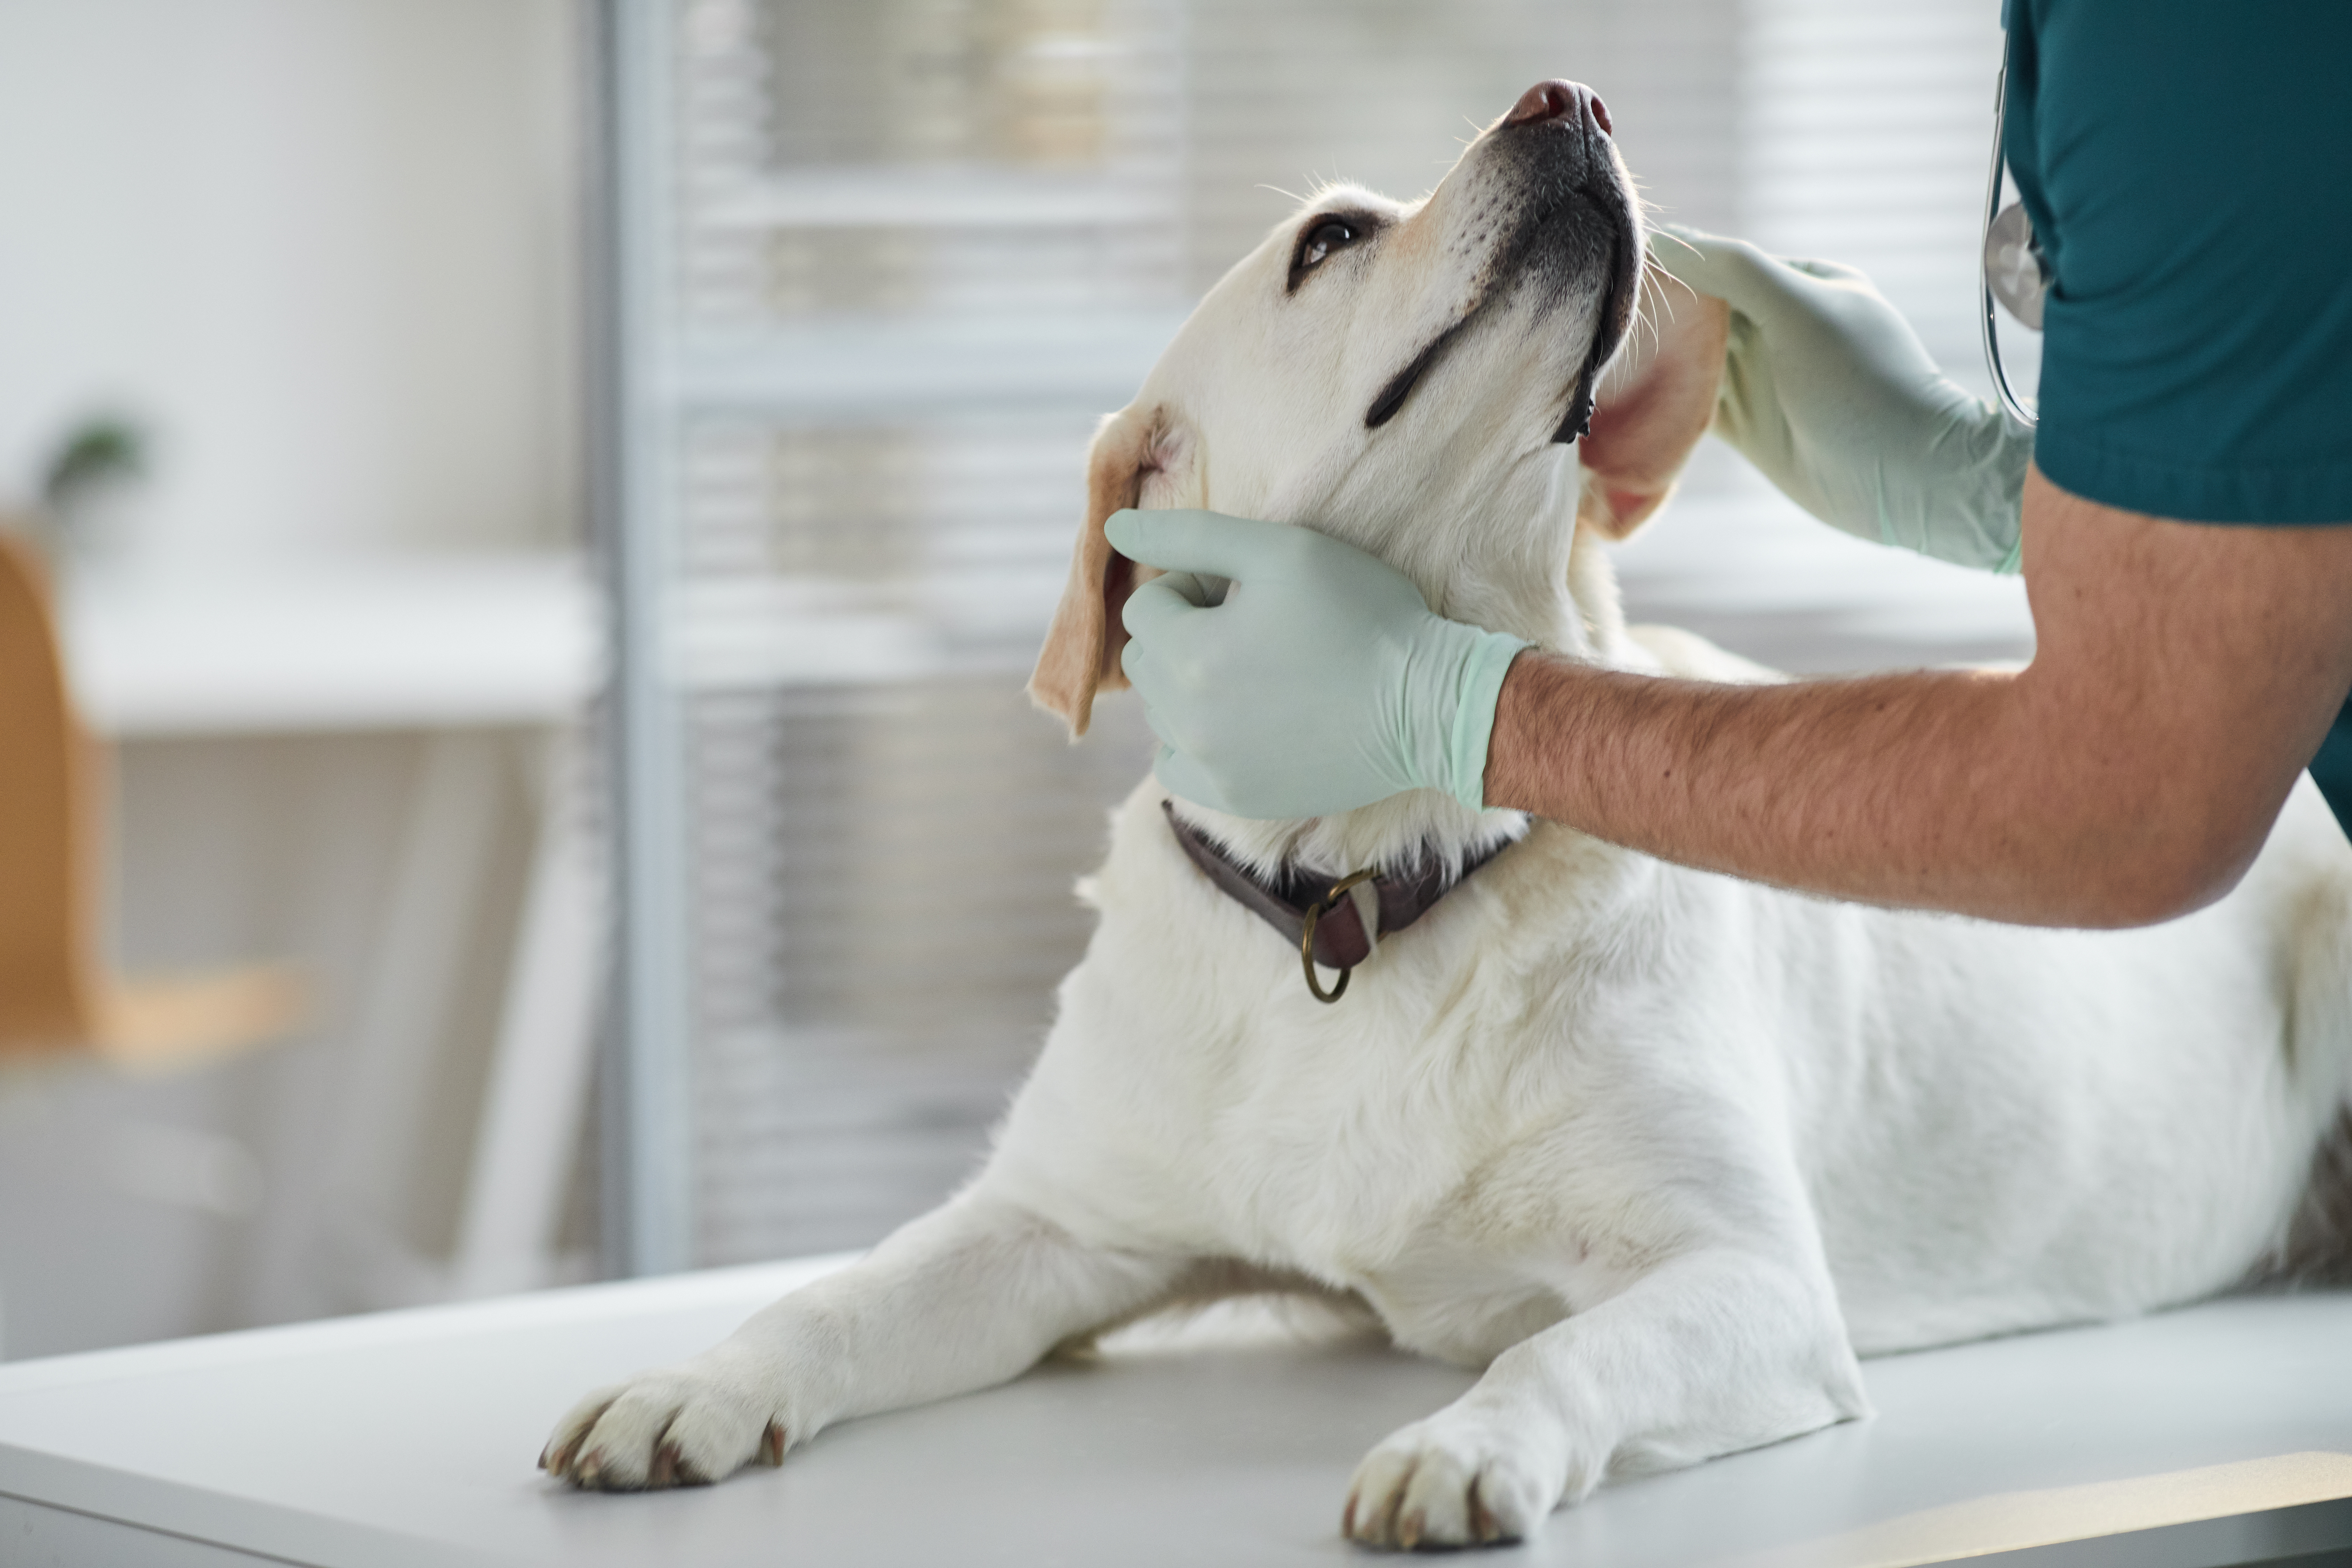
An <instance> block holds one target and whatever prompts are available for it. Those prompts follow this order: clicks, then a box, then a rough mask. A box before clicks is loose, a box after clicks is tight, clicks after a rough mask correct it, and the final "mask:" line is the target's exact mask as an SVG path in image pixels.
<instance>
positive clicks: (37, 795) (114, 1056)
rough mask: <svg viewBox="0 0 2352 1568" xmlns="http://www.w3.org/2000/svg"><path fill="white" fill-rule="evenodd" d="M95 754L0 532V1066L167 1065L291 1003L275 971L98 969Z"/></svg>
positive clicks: (269, 1021)
mask: <svg viewBox="0 0 2352 1568" xmlns="http://www.w3.org/2000/svg"><path fill="white" fill-rule="evenodd" d="M105 763H106V757H105V754H104V752H101V750H100V748H99V747H98V746H97V745H96V744H95V743H94V742H92V741H91V739H90V737H89V733H88V732H87V731H84V730H83V728H82V726H81V723H80V721H79V718H78V717H77V716H76V714H75V712H74V708H73V700H72V697H71V695H70V694H69V693H68V689H67V687H66V681H65V668H64V661H63V658H62V657H61V656H60V653H59V650H58V637H57V623H56V619H55V616H53V615H52V613H51V609H50V603H49V594H48V578H47V572H46V571H45V570H44V568H43V566H42V564H41V562H40V560H39V558H38V557H37V555H36V554H35V553H34V552H33V551H32V549H31V548H30V547H29V545H27V543H26V542H25V540H24V538H23V536H22V535H20V534H15V533H11V532H9V531H5V530H0V1063H5V1062H9V1061H16V1062H23V1061H27V1060H31V1059H37V1058H58V1057H62V1056H64V1055H65V1054H66V1053H69V1052H75V1051H80V1052H89V1053H95V1054H96V1055H97V1056H98V1057H100V1058H104V1059H106V1060H108V1061H110V1062H114V1063H117V1064H119V1065H121V1066H125V1067H130V1068H147V1069H168V1068H176V1067H181V1066H190V1065H194V1064H195V1063H197V1062H200V1061H204V1060H208V1059H211V1058H215V1057H220V1056H224V1055H227V1054H229V1053H232V1052H235V1051H238V1050H242V1049H244V1048H246V1047H251V1046H257V1045H260V1044H263V1043H265V1042H267V1041H269V1040H272V1039H276V1038H278V1037H282V1036H284V1035H285V1034H287V1033H288V1032H289V1030H291V1029H292V1028H293V1026H295V1025H296V1024H297V1023H298V1022H299V1021H300V1019H301V1016H302V1014H303V1011H304V1003H303V994H302V986H301V984H300V982H299V979H298V977H297V976H296V975H295V974H294V973H292V972H291V971H289V970H288V969H286V968H283V967H279V966H259V967H252V968H243V969H234V970H226V971H218V972H212V973H201V974H188V975H173V976H158V977H155V978H152V979H148V980H142V981H138V982H124V981H122V980H120V979H118V978H116V977H115V976H114V975H112V974H111V973H109V971H108V966H107V964H106V963H105V960H104V957H103V955H102V953H101V951H100V949H101V943H100V936H99V923H100V910H101V899H100V889H101V888H102V886H103V877H102V866H103V860H102V853H103V846H102V844H101V842H100V835H101V833H102V832H103V829H104V816H105V814H104V811H103V803H104V799H105Z"/></svg>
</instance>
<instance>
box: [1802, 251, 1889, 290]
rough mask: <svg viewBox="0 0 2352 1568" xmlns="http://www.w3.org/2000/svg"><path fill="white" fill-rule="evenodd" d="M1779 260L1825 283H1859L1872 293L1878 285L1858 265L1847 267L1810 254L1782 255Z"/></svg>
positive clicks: (1839, 262)
mask: <svg viewBox="0 0 2352 1568" xmlns="http://www.w3.org/2000/svg"><path fill="white" fill-rule="evenodd" d="M1779 260H1780V265H1781V266H1783V267H1788V268H1795V269H1796V270H1797V271H1799V272H1801V273H1803V274H1804V275H1805V276H1806V277H1808V278H1818V279H1822V281H1823V282H1825V283H1859V284H1861V285H1862V286H1863V287H1864V288H1865V289H1870V290H1872V291H1873V292H1876V290H1877V287H1878V286H1877V285H1876V284H1874V283H1873V282H1872V281H1871V280H1870V274H1869V273H1867V272H1864V270H1863V269H1862V268H1859V267H1848V266H1847V265H1845V263H1843V262H1842V261H1822V260H1820V259H1818V258H1813V257H1810V256H1783V257H1780V258H1779Z"/></svg>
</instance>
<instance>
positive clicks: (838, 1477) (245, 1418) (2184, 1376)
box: [0, 1260, 2352, 1568]
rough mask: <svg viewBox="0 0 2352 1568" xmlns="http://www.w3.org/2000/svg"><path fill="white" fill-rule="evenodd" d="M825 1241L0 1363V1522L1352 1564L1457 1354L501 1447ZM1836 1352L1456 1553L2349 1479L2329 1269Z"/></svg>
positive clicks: (1055, 1388) (1979, 1524)
mask: <svg viewBox="0 0 2352 1568" xmlns="http://www.w3.org/2000/svg"><path fill="white" fill-rule="evenodd" d="M830 1266H831V1263H830V1262H829V1261H828V1260H814V1261H811V1262H806V1263H797V1264H782V1265H771V1266H765V1267H761V1268H746V1269H734V1270H727V1271H721V1272H713V1273H708V1274H699V1275H688V1276H682V1277H679V1278H677V1279H667V1280H656V1281H648V1282H641V1283H633V1284H625V1285H617V1286H601V1287H591V1288H587V1289H577V1290H564V1291H551V1292H548V1293H545V1294H542V1295H537V1296H530V1297H518V1298H510V1299H509V1300H500V1301H493V1302H487V1303H478V1304H474V1305H467V1306H460V1307H446V1308H434V1309H427V1310H419V1311H408V1312H394V1313H384V1314H380V1315H376V1316H372V1317H366V1318H358V1319H347V1320H341V1321H331V1322H326V1323H319V1324H310V1325H305V1326H301V1327H297V1328H290V1329H281V1330H271V1331H259V1332H255V1333H246V1334H235V1335H224V1336H221V1337H218V1338H214V1339H205V1340H192V1341H184V1342H178V1343H172V1344H162V1345H153V1346H146V1347H141V1348H136V1349H131V1350H123V1351H111V1352H100V1353H97V1354H92V1355H86V1356H75V1357H61V1358H58V1359H55V1360H52V1361H47V1362H29V1363H16V1364H14V1365H10V1366H5V1367H0V1541H16V1542H21V1543H30V1544H31V1545H34V1546H47V1547H48V1548H49V1549H50V1550H51V1551H52V1552H54V1553H55V1555H54V1557H52V1558H37V1559H35V1560H37V1561H52V1560H54V1561H61V1562H79V1561H91V1560H103V1561H110V1562H122V1563H131V1562H137V1563H178V1562H212V1563H226V1562H236V1561H243V1560H244V1559H243V1558H241V1557H239V1556H236V1555H234V1554H233V1553H234V1552H249V1553H256V1554H262V1555H267V1556H269V1557H274V1558H277V1559H280V1560H284V1561H290V1562H296V1563H325V1564H335V1565H338V1568H343V1565H350V1568H369V1565H377V1564H383V1565H390V1564H403V1565H406V1564H412V1563H424V1562H430V1563H566V1564H571V1565H573V1568H597V1565H600V1564H612V1565H615V1568H617V1565H620V1564H629V1565H631V1568H639V1565H644V1564H654V1563H659V1564H664V1565H671V1564H677V1565H699V1564H734V1563H742V1564H752V1563H758V1564H761V1565H762V1568H769V1565H772V1564H777V1563H793V1564H804V1563H858V1564H871V1565H877V1568H880V1565H887V1564H916V1563H925V1564H929V1563H947V1562H953V1563H971V1564H989V1563H1004V1564H1013V1563H1019V1564H1024V1565H1034V1564H1045V1563H1069V1564H1073V1565H1089V1568H1090V1565H1093V1564H1111V1563H1118V1564H1121V1565H1130V1564H1131V1565H1148V1564H1156V1563H1171V1564H1172V1563H1215V1564H1220V1565H1230V1568H1248V1565H1252V1564H1277V1563H1284V1564H1287V1563H1326V1564H1335V1563H1363V1562H1367V1561H1370V1559H1368V1558H1366V1557H1364V1556H1362V1555H1361V1554H1360V1553H1357V1552H1353V1551H1351V1549H1349V1548H1348V1547H1347V1546H1345V1545H1344V1544H1343V1543H1342V1542H1340V1541H1339V1536H1338V1532H1337V1523H1338V1518H1339V1505H1340V1502H1341V1500H1342V1498H1343V1495H1344V1491H1345V1488H1346V1484H1347V1480H1348V1477H1349V1472H1350V1471H1351V1470H1352V1469H1353V1468H1354V1466H1355V1463H1356V1461H1357V1459H1358V1458H1360V1457H1361V1455H1362V1453H1363V1452H1364V1450H1365V1449H1366V1448H1368V1447H1370V1445H1371V1444H1372V1443H1374V1442H1375V1441H1377V1440H1378V1439H1379V1438H1380V1437H1381V1436H1384V1435H1386V1434H1387V1433H1388V1432H1389V1431H1390V1430H1391V1428H1393V1427H1394V1426H1398V1425H1400V1424H1402V1422H1404V1421H1407V1420H1410V1419H1412V1418H1413V1417H1415V1416H1417V1415H1423V1414H1425V1413H1427V1412H1428V1411H1429V1410H1431V1409H1433V1408H1434V1407H1436V1406H1437V1405H1440V1404H1443V1403H1444V1401H1446V1400H1447V1399H1450V1398H1451V1397H1453V1395H1454V1394H1455V1393H1457V1392H1458V1391H1460V1390H1461V1389H1462V1388H1464V1387H1465V1386H1466V1385H1467V1384H1468V1382H1469V1378H1468V1377H1467V1375H1466V1374H1465V1373H1459V1372H1455V1371H1450V1370H1447V1369H1445V1368H1443V1367H1439V1366H1435V1365H1433V1364H1431V1363H1425V1362H1421V1361H1417V1360H1413V1359H1411V1358H1409V1357H1405V1356H1402V1355H1398V1354H1395V1353H1393V1352H1389V1351H1386V1350H1383V1349H1380V1348H1376V1347H1370V1346H1366V1345H1363V1344H1352V1345H1330V1344H1325V1345H1319V1346H1318V1345H1311V1344H1302V1343H1297V1342H1278V1341H1274V1340H1269V1339H1267V1338H1265V1337H1264V1336H1263V1335H1261V1336H1260V1337H1259V1338H1257V1339H1256V1340H1255V1341H1251V1340H1247V1339H1244V1338H1243V1337H1241V1336H1238V1335H1234V1334H1227V1335H1225V1336H1224V1337H1223V1338H1218V1336H1216V1335H1214V1334H1213V1333H1207V1332H1202V1333H1196V1335H1195V1336H1194V1337H1195V1338H1196V1339H1202V1338H1206V1339H1213V1340H1215V1341H1216V1342H1214V1343H1213V1344H1210V1345H1207V1346H1205V1347H1204V1346H1202V1345H1200V1344H1197V1343H1196V1344H1194V1345H1192V1346H1190V1347H1184V1346H1178V1347H1173V1348H1171V1347H1166V1346H1162V1347H1158V1348H1144V1347H1127V1348H1119V1349H1116V1350H1115V1351H1114V1352H1112V1353H1109V1354H1108V1355H1106V1356H1105V1357H1104V1358H1103V1359H1102V1360H1101V1361H1099V1362H1097V1363H1093V1364H1076V1365H1072V1364H1057V1365H1053V1366H1049V1367H1046V1368H1045V1369H1043V1370H1041V1371H1039V1372H1037V1373H1033V1374H1031V1375H1030V1376H1028V1377H1026V1378H1024V1379H1022V1380H1021V1381H1019V1382H1017V1383H1015V1384H1012V1385H1010V1386H1008V1387H1005V1388H1003V1389H998V1390H995V1391H992V1392H990V1393H985V1394H974V1395H971V1396H969V1397H966V1398H963V1399H958V1400H952V1401H950V1402H948V1403H946V1404H943V1405H932V1406H929V1407H926V1408H922V1409H918V1410H912V1411H906V1412H901V1413H898V1414H897V1415H886V1416H879V1417H876V1418H873V1419H869V1420H866V1421H858V1422H852V1423H848V1424H846V1425H845V1426H839V1427H836V1428H835V1429H834V1430H832V1431H829V1432H827V1433H824V1434H823V1435H821V1436H819V1437H818V1438H817V1439H816V1440H815V1441H814V1443H812V1444H811V1445H810V1446H809V1447H807V1448H805V1449H803V1450H800V1451H797V1452H795V1453H794V1454H793V1455H792V1456H791V1457H790V1458H788V1459H787V1461H786V1463H785V1465H784V1467H783V1468H782V1469H780V1470H755V1471H752V1472H751V1473H749V1474H746V1475H743V1476H740V1477H738V1478H737V1479H733V1480H730V1481H729V1482H727V1483H726V1484H724V1485H722V1486H719V1487H716V1488H711V1489H699V1490H688V1491H678V1492H668V1493H658V1494H649V1495H641V1496H595V1495H581V1494H576V1493H572V1492H569V1491H566V1490H564V1489H562V1488H560V1487H557V1486H555V1485H554V1484H552V1483H551V1482H550V1481H548V1480H547V1479H545V1478H543V1477H541V1475H539V1474H538V1472H537V1471H536V1470H535V1469H534V1468H533V1461H534V1460H535V1458H537V1455H538V1452H539V1447H540V1444H541V1441H542V1440H543V1439H544V1437H545V1436H546V1434H547V1431H548V1428H549V1427H550V1426H551V1424H552V1422H553V1420H554V1418H555V1417H556V1416H557V1415H560V1414H561V1413H562V1410H563V1409H564V1408H565V1407H566V1406H568V1405H570V1404H571V1402H572V1400H573V1399H574V1398H576V1397H577V1396H578V1395H579V1394H582V1393H583V1392H584V1391H585V1390H586V1389H588V1388H589V1387H591V1386H593V1385H594V1384H600V1383H604V1382H607V1381H610V1380H612V1379H614V1377H616V1376H619V1375H621V1374H624V1373H627V1372H628V1371H630V1370H632V1369H634V1368H635V1367H638V1366H641V1365H644V1364H646V1363H656V1362H662V1361H667V1360H670V1359H674V1358H676V1357H677V1356H680V1355H683V1354H687V1353H689V1352H693V1351H695V1350H697V1349H699V1348H701V1347H703V1346H704V1345H706V1344H708V1343H709V1342H710V1341H711V1340H713V1339H714V1338H716V1337H717V1336H719V1334H720V1333H722V1332H724V1331H726V1330H727V1329H729V1328H730V1327H731V1326H732V1325H733V1324H734V1323H735V1322H736V1321H738V1320H740V1318H741V1317H742V1316H743V1315H744V1314H746V1313H747V1312H749V1311H750V1310H751V1309H753V1308H754V1307H756V1306H758V1305H759V1304H761V1302H763V1301H765V1300H769V1299H770V1298H772V1296H774V1295H775V1294H777V1293H778V1292H779V1291H781V1290H782V1289H785V1288H787V1287H789V1286H791V1285H793V1284H796V1283H799V1282H801V1281H803V1280H805V1279H809V1278H813V1277H814V1275H815V1274H816V1273H818V1272H821V1271H822V1270H823V1269H824V1268H826V1267H830ZM1868 1375H1869V1380H1870V1386H1871V1391H1872V1394H1873V1396H1874V1398H1875V1400H1876V1401H1877V1403H1878V1406H1879V1411H1880V1414H1879V1415H1878V1416H1877V1417H1876V1418H1875V1419H1874V1420H1871V1421H1866V1422H1861V1423H1854V1424H1851V1425H1848V1426H1841V1427H1837V1428H1834V1429H1832V1430H1830V1431H1828V1432H1823V1433H1819V1434H1816V1435H1814V1436H1809V1437H1803V1438H1799V1439H1797V1440H1795V1441H1792V1442H1789V1443H1783V1444H1780V1445H1777V1446H1775V1447H1770V1448H1766V1449H1761V1450H1759V1451H1757V1452H1754V1453H1750V1454H1744V1455H1738V1456H1734V1457H1732V1458H1727V1459H1723V1460H1718V1461H1717V1462H1715V1463H1712V1464H1708V1465H1704V1466H1700V1467H1698V1468H1696V1469H1692V1470H1686V1471H1682V1472H1679V1473H1675V1474H1671V1475H1664V1476H1656V1477H1650V1478H1646V1479H1631V1480H1625V1481H1621V1482H1618V1483H1615V1484H1612V1486H1610V1487H1608V1488H1605V1489H1603V1490H1602V1491H1601V1492H1600V1493H1599V1494H1598V1495H1597V1496H1595V1497H1594V1498H1593V1499H1592V1500H1591V1501H1589V1502H1588V1503H1586V1504H1585V1505H1584V1506H1583V1507H1581V1508H1579V1509H1575V1510H1568V1511H1565V1512H1562V1513H1559V1514H1558V1515H1555V1516H1554V1517H1553V1518H1552V1520H1551V1521H1549V1524H1548V1525H1547V1527H1546V1528H1545V1530H1544V1531H1543V1532H1542V1533H1541V1535H1540V1536H1539V1537H1538V1539H1537V1540H1536V1541H1535V1542H1531V1543H1530V1544H1529V1545H1528V1546H1527V1547H1526V1548H1524V1549H1522V1550H1520V1551H1517V1552H1510V1553H1507V1554H1500V1555H1497V1556H1495V1557H1491V1558H1489V1557H1482V1558H1480V1559H1479V1561H1495V1562H1498V1563H1502V1562H1508V1563H1563V1564H1564V1563H1576V1564H1579V1565H1580V1568H1668V1565H1672V1568H1698V1565H1705V1564H1723V1565H1728V1564H1733V1563H1738V1564H1742V1565H1743V1568H1796V1565H1798V1564H1803V1565H1805V1568H1841V1565H1843V1568H1863V1565H1865V1564H1872V1565H1885V1564H1892V1563H1917V1562H1926V1561H1941V1560H1944V1559H1945V1558H1946V1557H1948V1556H1949V1555H1951V1554H1953V1553H1954V1552H1959V1551H1973V1552H1982V1551H1989V1550H2002V1549H2008V1548H2012V1547H2019V1546H2027V1545H2032V1544H2034V1543H2035V1542H2044V1541H2049V1540H2052V1539H2055V1538H2060V1537H2063V1536H2066V1535H2068V1534H2081V1533H2084V1532H2085V1531H2095V1530H2099V1529H2115V1528H2137V1527H2141V1526H2146V1525H2149V1524H2157V1523H2163V1522H2168V1521H2171V1520H2174V1519H2179V1518H2184V1517H2198V1516H2200V1512H2201V1513H2203V1514H2211V1513H2214V1512H2221V1511H2228V1510H2231V1509H2235V1508H2250V1507H2260V1506H2283V1505H2285V1504H2290V1503H2300V1502H2307V1501H2311V1500H2316V1499H2318V1498H2322V1497H2328V1496H2339V1495H2346V1494H2352V1296H2344V1295H2315V1296H2304V1297H2288V1298H2265V1299H2249V1300H2234V1301H2228V1302H2222V1303H2219V1304H2216V1305H2213V1306H2209V1307H2204V1308H2200V1309H2197V1310H2190V1311H2185V1312H2178V1313H2172V1314H2168V1315H2165V1316H2161V1317H2158V1318H2152V1319H2148V1320H2145V1321H2137V1322H2131V1323H2126V1324H2120V1325H2115V1326H2109V1327H2102V1328H2092V1329H2082V1330H2074V1331H2063V1332H2053V1333H2047V1334H2037V1335H2028V1336H2022V1337H2019V1338H2014V1339H2009V1340H2001V1341H1996V1342H1990V1343H1985V1344H1979V1345H1972V1346H1965V1347H1960V1348H1958V1349H1954V1350H1948V1351H1937V1352H1928V1353H1925V1354H1919V1355H1912V1356H1904V1357H1896V1358H1891V1359H1888V1360H1883V1361H1878V1362H1874V1363H1869V1365H1868ZM2214 1467H2221V1468H2218V1469H2217V1468H2214ZM2053 1489H2074V1490H2055V1491H2053ZM2217 1500H2218V1501H2217ZM126 1525H128V1526H133V1527H137V1528H135V1529H130V1530H126V1529H125V1528H124V1527H125V1526H126ZM77 1532H79V1533H77ZM204 1542H211V1543H217V1545H216V1546H215V1547H213V1548H207V1547H205V1546H203V1545H201V1544H199V1543H204ZM222 1547H226V1548H229V1549H232V1554H228V1555H224V1554H223V1553H222V1552H221V1551H220V1550H218V1548H222ZM134 1548H135V1550H134ZM90 1552H104V1553H106V1554H107V1555H105V1556H103V1557H102V1558H95V1559H94V1558H92V1557H91V1556H90V1555H89V1553H90ZM10 1560H11V1561H16V1559H15V1558H11V1559H10Z"/></svg>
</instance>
